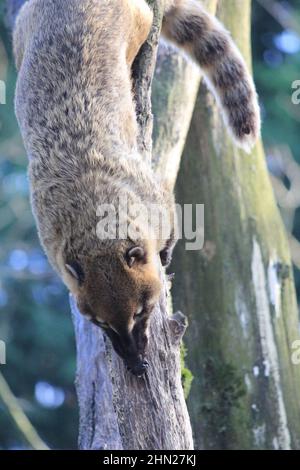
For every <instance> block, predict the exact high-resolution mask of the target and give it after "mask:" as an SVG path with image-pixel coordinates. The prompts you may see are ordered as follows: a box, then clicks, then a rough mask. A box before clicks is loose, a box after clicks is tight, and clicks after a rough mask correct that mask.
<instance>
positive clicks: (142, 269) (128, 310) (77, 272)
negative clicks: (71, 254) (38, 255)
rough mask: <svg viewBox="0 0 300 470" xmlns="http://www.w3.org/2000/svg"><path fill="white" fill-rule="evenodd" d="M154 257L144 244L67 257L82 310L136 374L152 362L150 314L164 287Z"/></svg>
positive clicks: (71, 278) (71, 279) (70, 281)
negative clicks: (149, 356) (149, 357)
mask: <svg viewBox="0 0 300 470" xmlns="http://www.w3.org/2000/svg"><path fill="white" fill-rule="evenodd" d="M114 245H115V247H117V242H115V243H114ZM155 258H156V256H155V254H151V253H149V251H148V250H147V249H146V248H145V247H144V246H133V247H130V248H128V249H127V250H126V251H125V252H122V251H121V250H120V248H119V249H114V250H113V251H112V252H111V253H109V255H108V254H107V252H106V253H105V254H104V255H103V256H102V255H96V256H91V257H90V256H85V257H80V256H78V257H77V259H67V260H66V261H67V262H66V263H65V269H66V272H67V275H68V276H69V280H68V281H69V282H68V285H69V288H70V290H71V291H72V292H73V293H74V295H75V297H76V300H77V304H78V308H79V310H80V312H81V313H82V314H83V315H85V316H86V317H87V318H88V319H89V320H90V321H91V322H93V323H94V324H95V325H97V326H99V327H101V328H103V329H104V331H105V333H106V334H107V336H108V337H109V338H110V340H111V342H112V345H113V347H114V349H115V351H116V353H117V354H118V355H119V356H121V357H122V358H123V359H124V361H125V363H126V365H127V367H128V369H129V370H130V371H131V372H132V373H133V374H135V375H138V376H141V375H142V374H143V373H144V372H145V371H146V369H147V367H148V363H147V361H146V359H145V354H146V350H147V343H148V335H147V330H148V324H149V318H150V315H151V312H152V310H153V307H154V305H155V303H156V302H157V300H158V297H159V295H160V291H161V282H160V279H159V268H158V266H157V265H156V259H155Z"/></svg>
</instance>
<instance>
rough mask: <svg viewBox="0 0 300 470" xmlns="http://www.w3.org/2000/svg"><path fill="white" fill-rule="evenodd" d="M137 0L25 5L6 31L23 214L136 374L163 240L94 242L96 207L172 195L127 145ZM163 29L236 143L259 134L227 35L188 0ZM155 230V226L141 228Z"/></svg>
mask: <svg viewBox="0 0 300 470" xmlns="http://www.w3.org/2000/svg"><path fill="white" fill-rule="evenodd" d="M152 19H153V16H152V12H151V10H150V8H149V7H148V5H147V3H146V2H145V1H144V0H29V1H28V2H27V3H26V4H25V5H24V6H23V7H22V9H21V10H20V12H19V15H18V18H17V22H16V26H15V31H14V53H15V60H16V64H17V68H18V70H19V77H18V82H17V90H16V101H15V102H16V114H17V118H18V121H19V125H20V128H21V132H22V135H23V139H24V143H25V147H26V150H27V153H28V156H29V178H30V189H31V200H32V207H33V212H34V215H35V218H36V222H37V226H38V231H39V236H40V239H41V242H42V245H43V247H44V249H45V251H46V253H47V255H48V258H49V260H50V262H51V263H52V265H53V266H54V268H55V269H56V270H57V272H58V273H59V275H60V276H61V278H62V279H63V281H64V282H65V284H66V285H67V287H68V288H69V290H70V291H71V292H72V293H73V294H74V296H75V297H76V299H77V303H78V306H79V309H80V311H81V312H82V314H84V315H86V316H87V317H88V318H89V319H91V320H92V321H93V322H94V323H96V324H98V325H100V326H102V327H104V328H105V329H106V331H107V334H108V336H109V337H110V338H111V340H112V343H113V345H114V348H115V350H116V351H117V353H118V354H120V355H121V356H122V357H123V358H124V360H125V361H126V363H127V365H128V367H129V368H130V369H131V370H132V372H133V373H135V374H136V375H141V374H142V373H143V372H144V371H145V370H146V368H147V362H146V361H145V351H146V345H147V328H148V322H149V316H150V314H151V311H152V309H153V306H154V304H155V303H156V302H157V300H158V298H159V295H160V291H161V281H160V276H159V272H160V270H159V266H158V260H159V257H158V254H160V259H161V262H162V264H164V265H166V264H167V263H168V262H169V259H170V254H171V251H172V248H173V245H174V240H173V229H172V227H171V228H170V233H169V236H168V237H167V239H161V237H160V236H159V234H157V237H154V238H151V239H150V238H149V237H148V235H147V234H146V233H145V232H144V230H143V227H138V229H139V231H138V232H137V235H136V236H135V237H131V238H130V237H128V238H124V239H112V240H107V239H106V240H104V239H100V238H99V237H98V236H97V234H96V226H97V221H98V220H97V208H98V206H99V204H110V205H113V206H114V207H116V208H117V207H118V204H119V201H120V199H121V200H122V199H123V198H125V197H126V198H127V200H128V204H129V206H130V205H131V204H136V203H142V204H144V205H146V206H147V205H149V206H150V205H152V204H156V205H158V206H160V205H163V206H167V207H168V210H169V212H170V213H173V211H174V198H173V194H172V193H170V191H169V190H168V189H167V188H165V187H164V184H163V182H161V181H159V180H158V178H157V176H156V175H155V174H154V173H153V171H152V169H151V167H150V165H149V163H148V162H145V161H143V159H142V157H141V156H140V155H139V154H138V149H137V121H136V114H135V105H134V99H133V96H132V83H131V66H132V63H133V61H134V58H135V57H136V55H137V53H138V51H139V49H140V47H141V45H142V44H143V43H144V41H145V40H146V38H147V36H148V34H149V31H150V28H151V25H152ZM163 33H164V34H165V36H166V37H167V38H169V39H170V40H172V41H173V42H175V43H177V45H179V46H182V47H184V48H185V49H186V51H187V52H188V53H190V55H191V56H192V57H194V59H195V60H196V61H197V62H198V63H199V65H200V66H201V67H202V68H203V69H204V71H205V72H206V75H207V77H208V79H209V81H210V83H211V86H212V88H213V89H214V91H215V93H216V95H217V97H218V100H219V101H220V103H221V105H222V108H223V110H224V113H225V117H226V121H227V123H228V126H229V128H230V129H231V131H232V134H233V135H234V137H235V139H236V140H237V142H238V143H239V144H240V145H241V146H244V147H246V146H251V145H252V144H253V143H254V142H255V140H256V138H257V136H258V134H259V127H260V122H259V111H258V105H257V101H256V95H255V89H254V85H253V83H252V80H251V78H250V75H249V74H248V72H247V70H246V67H245V64H244V62H243V60H242V58H241V56H240V54H239V52H238V51H237V49H236V47H235V46H234V44H233V43H232V40H231V39H230V36H229V34H228V33H227V32H226V31H225V30H224V29H223V27H222V26H221V25H220V23H219V22H217V20H215V19H214V18H213V17H211V16H210V15H209V14H208V13H206V12H205V10H204V9H203V8H202V6H201V4H200V3H199V2H198V1H197V0H172V1H170V0H169V1H168V2H167V5H166V12H165V18H164V25H163ZM151 229H152V231H153V232H154V233H155V232H156V230H157V227H151Z"/></svg>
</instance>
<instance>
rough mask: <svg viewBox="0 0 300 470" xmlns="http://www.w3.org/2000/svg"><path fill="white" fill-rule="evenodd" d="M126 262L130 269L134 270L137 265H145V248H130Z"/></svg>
mask: <svg viewBox="0 0 300 470" xmlns="http://www.w3.org/2000/svg"><path fill="white" fill-rule="evenodd" d="M126 260H127V263H128V266H129V267H130V268H132V266H133V265H134V264H135V263H138V262H143V263H145V262H146V253H145V250H144V248H142V247H141V246H134V247H133V248H130V249H129V250H128V251H127V253H126Z"/></svg>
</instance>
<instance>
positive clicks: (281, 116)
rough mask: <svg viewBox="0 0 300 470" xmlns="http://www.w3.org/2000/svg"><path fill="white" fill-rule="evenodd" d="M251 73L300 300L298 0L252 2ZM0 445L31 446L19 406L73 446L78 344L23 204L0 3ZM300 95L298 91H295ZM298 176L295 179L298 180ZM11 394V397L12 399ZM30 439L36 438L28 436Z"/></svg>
mask: <svg viewBox="0 0 300 470" xmlns="http://www.w3.org/2000/svg"><path fill="white" fill-rule="evenodd" d="M252 3H253V19H252V21H253V28H252V31H253V59H254V74H255V81H256V84H257V89H258V93H259V96H260V101H261V108H262V114H263V121H264V126H263V139H264V143H265V148H266V155H267V161H268V166H269V170H270V176H271V179H272V182H273V187H274V191H275V195H276V197H277V201H278V205H279V207H280V209H281V213H282V216H283V219H284V222H285V225H286V229H287V232H288V236H289V240H290V245H291V250H292V257H293V261H294V271H295V282H296V289H297V295H298V302H299V301H300V166H299V165H300V154H299V133H300V104H299V105H298V106H295V105H293V104H292V102H291V95H292V88H291V86H292V83H293V82H294V81H295V80H300V72H299V70H300V2H299V1H297V0H289V1H287V0H286V1H275V0H274V1H270V0H253V2H252ZM0 80H3V81H4V82H5V84H6V104H0V340H2V341H5V343H6V347H7V352H6V354H7V364H6V365H0V377H2V376H3V377H4V379H5V381H3V380H2V379H1V380H0V423H1V424H0V449H1V448H2V449H23V448H25V449H26V448H29V447H30V446H29V443H28V438H29V439H30V436H32V432H33V430H32V429H31V428H30V426H29V423H28V422H27V421H26V417H25V416H24V415H23V414H22V410H23V411H24V412H25V414H26V416H27V417H28V418H29V419H30V421H31V423H32V424H33V426H34V428H35V430H36V431H37V432H38V434H39V436H40V437H41V438H42V439H43V441H44V442H45V443H46V444H47V445H48V446H49V447H50V448H56V449H66V448H68V449H72V448H76V445H77V423H78V416H77V404H76V395H75V389H74V383H73V382H74V374H75V343H74V338H73V328H72V323H71V316H70V309H69V303H68V294H67V291H66V289H65V287H64V286H63V285H62V283H61V282H60V281H59V279H58V278H57V277H56V275H55V274H54V273H53V271H52V269H51V268H50V266H49V265H48V262H47V260H46V258H45V256H44V254H43V252H42V250H41V248H40V245H39V241H38V238H37V233H36V229H35V225H34V220H33V217H32V214H31V210H30V205H29V193H28V183H27V175H26V167H27V160H26V155H25V151H24V147H23V145H22V141H21V138H20V134H19V131H18V126H17V122H16V119H15V116H14V107H13V96H14V88H15V82H16V72H15V68H14V65H13V60H12V51H11V37H10V33H9V32H8V31H7V29H6V27H5V10H4V0H0ZM299 96H300V95H299ZM298 182H299V184H298ZM15 397H17V399H18V400H17V401H16V400H15ZM35 437H36V436H34V435H33V437H32V438H33V439H35Z"/></svg>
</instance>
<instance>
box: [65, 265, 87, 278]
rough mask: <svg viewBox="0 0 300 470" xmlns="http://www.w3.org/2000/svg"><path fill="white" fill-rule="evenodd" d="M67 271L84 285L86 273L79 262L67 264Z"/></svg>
mask: <svg viewBox="0 0 300 470" xmlns="http://www.w3.org/2000/svg"><path fill="white" fill-rule="evenodd" d="M65 267H66V269H67V271H68V272H69V273H70V274H71V276H73V277H74V278H75V279H76V280H77V281H78V282H79V284H82V283H83V281H84V272H83V269H82V267H81V266H80V264H79V263H78V262H77V261H72V262H71V263H67V264H66V265H65Z"/></svg>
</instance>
